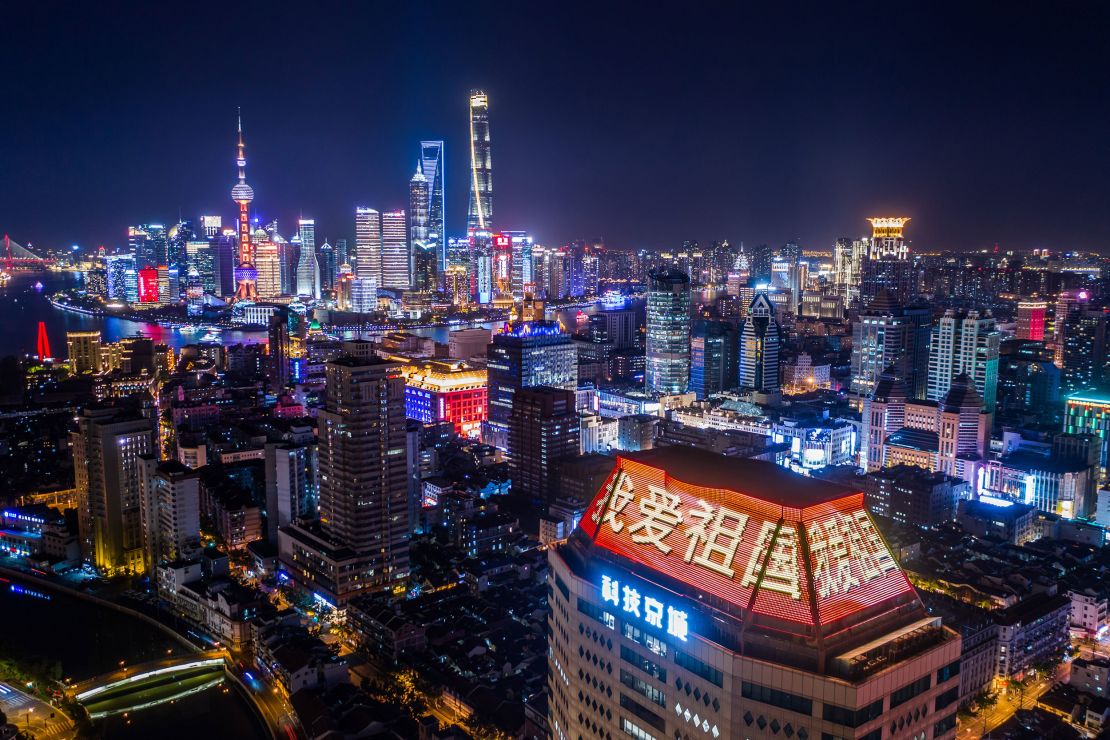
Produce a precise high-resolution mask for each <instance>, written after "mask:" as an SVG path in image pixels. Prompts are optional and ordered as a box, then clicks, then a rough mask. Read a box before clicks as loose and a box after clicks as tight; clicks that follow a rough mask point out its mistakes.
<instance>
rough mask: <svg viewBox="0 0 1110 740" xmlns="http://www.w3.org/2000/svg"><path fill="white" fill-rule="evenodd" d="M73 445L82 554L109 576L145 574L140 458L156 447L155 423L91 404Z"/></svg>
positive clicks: (152, 451) (138, 415) (127, 413)
mask: <svg viewBox="0 0 1110 740" xmlns="http://www.w3.org/2000/svg"><path fill="white" fill-rule="evenodd" d="M70 444H71V445H72V447H73V472H74V483H75V488H76V489H77V515H78V526H79V530H80V537H81V554H82V556H83V557H84V558H85V559H86V560H88V561H89V562H90V563H92V564H93V565H94V566H95V567H96V568H97V569H99V570H100V572H101V573H104V574H106V575H117V574H123V573H130V574H134V575H138V574H140V573H144V572H145V571H146V570H147V567H146V562H147V561H146V557H145V554H144V548H143V524H142V511H141V507H140V487H139V486H140V483H139V480H140V470H141V469H140V462H139V457H140V456H141V455H148V454H152V453H156V452H157V450H158V447H157V441H156V439H155V435H154V424H153V422H152V421H151V420H150V419H148V418H146V417H145V416H142V415H141V414H139V413H137V412H131V411H128V410H125V409H122V408H115V407H88V408H85V409H84V410H83V411H82V412H81V415H80V417H79V418H78V420H77V431H74V432H71V433H70Z"/></svg>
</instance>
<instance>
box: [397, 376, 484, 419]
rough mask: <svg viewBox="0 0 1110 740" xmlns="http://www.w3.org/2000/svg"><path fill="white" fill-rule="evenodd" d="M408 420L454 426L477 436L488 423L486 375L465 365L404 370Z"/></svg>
mask: <svg viewBox="0 0 1110 740" xmlns="http://www.w3.org/2000/svg"><path fill="white" fill-rule="evenodd" d="M401 374H402V375H403V376H404V378H405V416H407V417H408V418H410V419H416V420H417V421H420V422H423V423H425V424H437V423H441V422H451V423H452V424H454V426H455V431H456V432H457V433H458V434H462V435H466V436H474V435H477V434H478V433H479V431H480V430H481V427H482V422H483V421H485V420H486V397H487V381H486V371H485V370H481V369H478V368H473V367H469V366H466V365H465V364H464V363H446V362H427V363H422V364H420V365H409V366H407V367H405V368H403V369H402V371H401Z"/></svg>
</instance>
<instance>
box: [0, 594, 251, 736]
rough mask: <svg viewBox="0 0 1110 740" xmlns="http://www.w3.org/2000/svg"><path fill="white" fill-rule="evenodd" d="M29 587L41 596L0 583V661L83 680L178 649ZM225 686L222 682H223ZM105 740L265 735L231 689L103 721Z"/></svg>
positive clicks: (139, 626) (136, 626)
mask: <svg viewBox="0 0 1110 740" xmlns="http://www.w3.org/2000/svg"><path fill="white" fill-rule="evenodd" d="M27 588H28V589H31V590H34V591H36V592H38V593H41V594H43V595H46V594H49V595H50V599H49V600H47V599H45V598H42V597H41V596H32V595H26V594H19V593H15V592H13V591H12V589H11V584H9V583H5V582H4V581H2V580H0V656H13V657H16V658H22V659H30V660H35V659H39V660H43V659H44V660H48V661H58V662H60V663H61V667H62V675H63V677H64V678H70V679H73V680H74V681H81V680H84V679H87V678H91V677H93V676H97V675H100V674H101V673H106V672H108V671H111V670H114V669H116V668H118V667H119V662H120V661H121V660H123V661H126V662H127V663H128V664H131V665H133V664H136V663H141V662H144V661H148V660H154V659H156V658H159V657H163V656H165V655H166V654H167V651H171V652H172V653H174V654H180V653H181V652H182V651H183V648H182V647H181V646H180V645H179V644H178V643H176V642H173V641H172V640H170V639H169V638H168V637H167V636H166V635H165V634H164V633H163V632H161V631H159V630H157V629H155V628H154V627H152V626H150V625H148V624H146V623H145V622H141V621H139V620H137V619H134V618H132V617H129V616H127V615H125V614H121V613H119V612H116V611H114V610H112V609H109V608H106V607H102V606H98V605H96V604H92V603H89V602H86V601H83V600H81V599H77V598H74V597H70V596H66V595H65V594H61V593H56V592H53V591H46V590H45V589H42V588H37V589H36V588H35V586H34V584H33V583H28V584H27ZM225 685H226V684H225ZM100 726H101V727H102V728H103V730H104V737H108V738H123V739H124V740H131V739H134V740H140V739H141V738H151V737H157V738H159V740H185V739H186V738H198V737H234V738H242V739H243V740H263V738H266V737H267V736H268V735H267V733H266V731H265V729H264V728H263V727H262V725H261V721H260V720H258V719H257V718H256V715H255V714H254V710H253V709H252V708H251V707H250V706H249V705H248V704H247V700H246V699H245V698H243V697H242V696H241V695H240V694H239V693H238V692H237V691H235V690H231V691H228V692H226V693H225V692H224V691H222V690H221V687H219V686H216V687H213V688H211V689H208V690H206V691H203V692H201V693H199V694H194V695H192V696H187V697H184V698H182V699H178V700H177V701H175V702H174V703H172V704H163V705H160V706H156V707H152V708H150V709H145V710H142V711H139V712H130V713H129V715H128V716H127V717H124V716H122V715H121V716H117V717H110V718H108V719H105V720H102V721H101V722H100Z"/></svg>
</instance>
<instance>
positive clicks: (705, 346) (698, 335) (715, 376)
mask: <svg viewBox="0 0 1110 740" xmlns="http://www.w3.org/2000/svg"><path fill="white" fill-rule="evenodd" d="M738 346H739V345H738V343H737V338H736V327H735V326H734V325H733V324H731V323H729V322H728V321H710V320H708V319H698V320H697V321H695V322H694V326H693V330H692V332H691V334H690V390H691V391H693V392H694V393H695V394H697V397H698V400H699V401H701V400H703V399H705V398H706V397H707V396H711V395H713V394H714V393H720V392H721V391H725V390H728V389H729V388H733V387H735V386H736V372H737V370H736V361H737V359H736V353H737V348H738Z"/></svg>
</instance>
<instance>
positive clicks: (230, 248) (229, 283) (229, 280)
mask: <svg viewBox="0 0 1110 740" xmlns="http://www.w3.org/2000/svg"><path fill="white" fill-rule="evenodd" d="M208 243H209V244H210V245H211V247H212V279H213V282H214V283H215V284H216V291H215V294H216V295H217V296H219V297H220V298H231V297H232V296H234V295H235V290H236V286H235V248H236V242H235V232H234V231H232V230H231V229H227V230H225V231H224V233H222V234H220V235H219V236H217V237H214V238H212V239H209V240H208Z"/></svg>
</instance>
